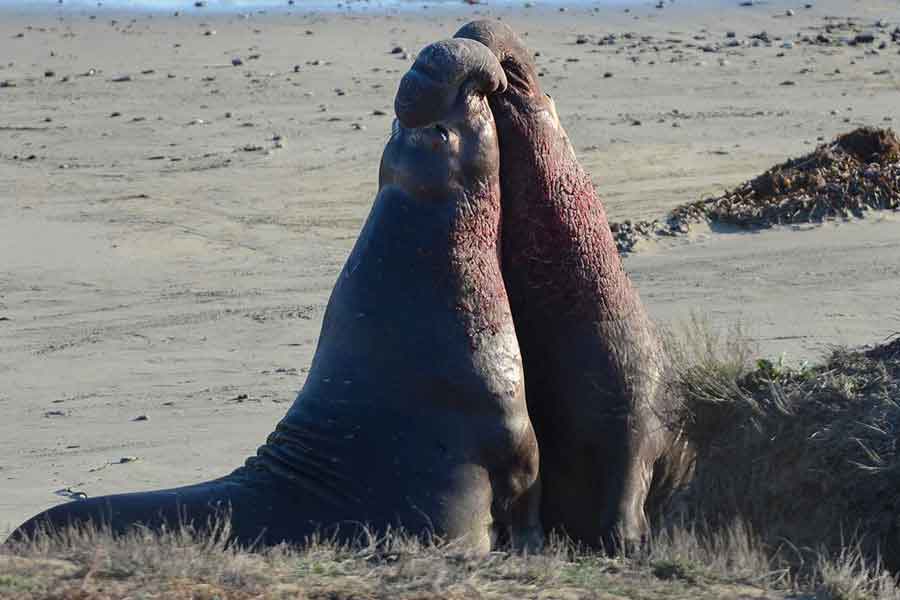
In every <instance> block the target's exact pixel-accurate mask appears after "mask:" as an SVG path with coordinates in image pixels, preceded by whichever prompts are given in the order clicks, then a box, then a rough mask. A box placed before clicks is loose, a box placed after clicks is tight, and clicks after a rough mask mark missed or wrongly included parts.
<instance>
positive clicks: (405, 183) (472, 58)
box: [379, 39, 506, 199]
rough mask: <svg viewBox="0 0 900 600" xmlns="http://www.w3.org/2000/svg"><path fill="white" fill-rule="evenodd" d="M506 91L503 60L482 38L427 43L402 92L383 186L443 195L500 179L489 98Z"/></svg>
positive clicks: (383, 169)
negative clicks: (500, 59)
mask: <svg viewBox="0 0 900 600" xmlns="http://www.w3.org/2000/svg"><path fill="white" fill-rule="evenodd" d="M505 89H506V76H505V75H504V73H503V69H502V67H501V66H500V62H499V61H498V60H497V58H496V57H495V56H494V55H493V54H492V53H491V51H490V50H489V49H488V48H486V47H485V46H484V45H482V44H481V43H479V42H476V41H473V40H464V39H454V40H444V41H441V42H437V43H434V44H431V45H430V46H427V47H426V48H424V49H423V50H422V51H421V52H420V53H419V56H418V57H417V58H416V61H415V63H414V64H413V66H412V68H411V69H410V70H409V72H408V73H406V75H404V77H403V80H402V81H401V82H400V88H399V90H398V91H397V97H396V99H395V101H394V110H395V112H396V114H397V119H396V120H395V121H394V125H393V131H392V133H391V139H390V140H389V141H388V143H387V146H386V148H385V151H384V156H383V157H382V160H381V171H380V174H379V179H380V186H382V187H383V186H385V185H396V186H398V187H400V188H402V189H403V190H404V191H406V192H407V193H408V194H410V195H411V196H413V197H416V198H420V199H425V198H428V199H438V198H446V197H447V195H448V191H449V192H451V193H452V192H454V191H457V192H461V191H464V190H471V189H472V184H473V183H477V182H482V181H488V180H491V179H495V178H496V177H497V173H498V169H499V159H500V157H499V149H498V143H497V132H496V128H495V125H494V120H493V117H492V115H491V109H490V106H489V104H488V101H487V96H489V95H491V94H494V93H497V92H502V91H503V90H505Z"/></svg>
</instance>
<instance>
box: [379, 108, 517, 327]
mask: <svg viewBox="0 0 900 600" xmlns="http://www.w3.org/2000/svg"><path fill="white" fill-rule="evenodd" d="M499 162H500V156H499V149H498V145H497V130H496V127H495V125H494V120H493V117H492V115H491V112H490V106H489V105H488V102H487V99H486V98H485V97H484V96H483V95H481V94H477V93H471V92H469V91H467V90H462V91H461V92H460V98H459V99H458V101H457V103H456V105H455V106H454V109H453V111H452V112H451V113H450V114H449V115H448V116H447V117H446V118H445V119H444V120H442V121H441V122H440V123H436V124H434V125H431V126H426V127H421V128H416V129H406V128H404V127H402V126H401V125H400V124H399V122H396V121H395V123H394V126H393V132H392V134H391V139H390V141H389V142H388V144H387V148H386V149H385V153H384V155H383V157H382V162H381V167H380V170H379V189H381V190H385V189H390V188H397V189H398V190H399V191H401V192H402V193H403V194H404V195H405V196H407V197H409V198H412V199H413V201H414V202H417V203H419V202H421V203H426V204H430V205H432V206H433V208H434V210H435V211H437V212H440V213H442V216H443V218H444V219H446V221H447V235H448V238H447V243H448V247H449V264H448V265H447V267H448V272H449V273H450V274H451V276H452V277H453V278H454V280H455V286H454V289H455V291H456V292H457V293H456V294H455V295H454V298H453V302H454V303H455V305H456V307H457V308H458V309H459V310H461V311H462V313H463V314H464V315H466V317H467V318H468V320H469V322H470V326H471V330H472V332H473V334H477V333H481V332H489V333H497V331H498V328H499V327H500V326H501V325H502V323H503V322H504V321H505V320H507V319H508V318H509V308H508V302H507V298H506V289H505V287H504V284H503V278H502V276H501V274H500V272H499V264H500V258H499V257H500V248H499V244H498V240H499V229H500V218H501V212H500V178H499V166H498V165H499Z"/></svg>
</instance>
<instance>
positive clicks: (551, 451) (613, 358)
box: [456, 21, 691, 550]
mask: <svg viewBox="0 0 900 600" xmlns="http://www.w3.org/2000/svg"><path fill="white" fill-rule="evenodd" d="M456 37H457V38H465V39H473V40H477V41H479V42H481V43H483V44H484V45H486V46H487V47H489V48H490V49H491V50H492V51H493V52H494V54H495V55H496V56H497V58H498V60H499V61H500V63H501V65H502V66H503V70H504V72H505V73H506V76H507V80H508V83H509V85H508V86H507V88H506V90H505V91H503V92H501V93H498V94H494V95H492V96H491V97H490V104H491V109H492V111H493V114H494V118H495V120H496V123H497V130H498V134H499V136H500V156H501V161H500V178H501V187H502V194H503V230H502V231H503V235H502V261H503V276H504V279H505V281H506V284H507V289H508V293H509V298H510V304H511V306H512V310H513V316H514V318H515V325H516V333H517V335H518V338H519V343H520V345H521V347H522V356H523V361H524V365H525V374H526V390H527V397H528V408H529V412H530V414H531V417H532V422H533V423H534V427H535V430H536V432H537V436H538V443H539V446H540V453H541V480H542V484H543V496H542V498H543V499H542V505H541V518H542V521H543V524H544V527H545V529H546V531H552V530H557V531H562V532H564V533H566V534H568V535H569V536H571V537H572V538H573V539H575V540H576V541H578V542H581V543H584V544H587V545H590V546H594V547H604V548H606V549H607V550H615V549H616V548H618V547H620V546H621V545H623V544H625V545H632V544H639V543H640V542H641V541H642V540H643V539H644V538H645V537H646V535H647V533H648V530H649V519H648V514H652V513H653V512H654V511H656V510H658V509H659V508H660V507H661V505H662V504H663V503H664V501H665V499H666V498H667V497H668V496H669V494H670V493H671V491H672V490H673V489H674V488H675V486H676V485H677V484H678V483H679V482H680V481H682V480H683V479H684V478H686V477H687V476H688V474H689V471H690V468H691V466H690V465H691V461H690V452H689V450H688V448H687V446H686V445H685V443H684V441H683V439H682V438H681V437H680V435H679V432H678V430H677V429H675V428H672V427H670V426H669V425H668V424H667V423H668V421H669V420H670V419H669V418H668V417H669V416H671V414H672V411H673V410H674V408H675V403H676V399H675V398H674V397H673V395H672V394H671V389H670V386H668V385H666V383H665V382H666V377H667V372H668V369H669V363H668V358H667V356H666V352H665V350H664V348H663V345H662V342H661V339H660V336H659V335H658V333H657V331H656V329H655V327H654V325H653V323H652V322H651V320H650V319H649V317H648V315H647V313H646V311H645V309H644V307H643V304H642V303H641V300H640V297H639V295H638V292H637V290H636V289H635V288H634V286H633V285H632V283H631V281H630V279H629V277H628V275H627V274H626V273H625V271H624V269H623V267H622V264H621V261H620V258H619V254H618V252H617V249H616V245H615V242H614V240H613V236H612V232H611V231H610V229H609V224H608V222H607V218H606V213H605V210H604V208H603V204H602V203H601V202H600V199H599V198H598V196H597V193H596V191H595V190H594V187H593V184H592V183H591V179H590V176H589V175H588V174H587V173H585V171H584V169H582V167H581V165H580V164H579V163H578V160H577V159H576V157H575V153H574V151H573V149H572V146H571V143H570V142H569V139H568V136H567V135H566V132H565V131H564V129H563V128H562V126H561V125H560V122H559V118H558V116H557V113H556V108H555V106H554V103H553V100H552V99H551V98H550V97H549V96H547V95H546V94H544V93H543V91H542V90H541V86H540V83H539V81H538V76H537V70H536V68H535V65H534V63H533V61H532V58H531V56H532V55H531V53H530V52H529V51H528V49H527V48H525V46H524V44H522V42H521V40H520V39H519V38H518V36H517V35H516V34H515V33H514V32H513V31H512V30H511V29H510V28H509V27H508V26H506V25H505V24H502V23H499V22H496V21H475V22H472V23H469V24H468V25H466V26H464V27H463V28H462V29H460V31H459V32H458V33H457V34H456Z"/></svg>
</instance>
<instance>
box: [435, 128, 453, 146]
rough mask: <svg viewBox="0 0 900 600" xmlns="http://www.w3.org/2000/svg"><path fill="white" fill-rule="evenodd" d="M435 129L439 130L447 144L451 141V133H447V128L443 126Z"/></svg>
mask: <svg viewBox="0 0 900 600" xmlns="http://www.w3.org/2000/svg"><path fill="white" fill-rule="evenodd" d="M434 128H435V129H437V131H438V133H440V134H441V138H442V139H443V140H444V141H445V142H449V141H450V132H449V131H447V128H446V127H444V126H443V125H435V126H434Z"/></svg>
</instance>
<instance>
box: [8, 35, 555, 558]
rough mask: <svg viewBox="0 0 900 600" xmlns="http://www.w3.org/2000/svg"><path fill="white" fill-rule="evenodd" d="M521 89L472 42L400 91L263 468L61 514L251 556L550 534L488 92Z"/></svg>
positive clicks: (446, 50) (57, 521)
mask: <svg viewBox="0 0 900 600" xmlns="http://www.w3.org/2000/svg"><path fill="white" fill-rule="evenodd" d="M505 87H506V78H505V76H504V75H503V71H502V69H501V68H500V65H499V63H498V62H497V60H496V59H495V58H494V56H493V55H492V54H491V53H490V51H489V50H488V49H487V48H485V47H484V46H482V45H481V44H479V43H477V42H473V41H471V40H449V41H444V42H439V43H436V44H433V45H431V46H429V47H427V48H425V49H424V50H423V51H422V52H421V54H420V55H419V57H418V59H417V60H416V62H415V64H414V65H413V67H412V69H411V70H410V71H409V72H408V73H407V74H406V75H405V76H404V78H403V80H402V82H401V84H400V88H399V91H398V93H397V97H396V102H395V108H396V112H397V117H398V120H397V121H396V122H395V123H394V128H393V133H392V135H391V138H390V140H389V141H388V143H387V146H386V148H385V150H384V154H383V157H382V160H381V167H380V173H379V191H378V195H377V197H376V198H375V202H374V206H373V207H372V211H371V213H370V214H369V217H368V219H367V220H366V222H365V225H364V226H363V228H362V231H361V233H360V235H359V239H358V240H357V242H356V245H355V247H354V248H353V250H352V252H351V254H350V257H349V258H348V259H347V262H346V264H345V266H344V268H343V270H342V271H341V273H340V275H339V277H338V280H337V283H336V284H335V287H334V290H333V292H332V294H331V298H330V300H329V302H328V307H327V310H326V313H325V317H324V322H323V325H322V331H321V334H320V336H319V342H318V347H317V349H316V353H315V357H314V358H313V362H312V365H311V367H310V371H309V376H308V378H307V380H306V383H305V384H304V386H303V389H302V390H301V391H300V393H299V395H298V397H297V399H296V401H295V402H294V404H293V405H292V406H291V408H290V410H289V411H288V413H287V415H286V416H285V417H284V418H283V419H282V420H281V422H280V423H278V425H277V427H276V429H275V431H274V432H273V433H272V434H271V435H269V437H268V439H267V440H266V443H265V444H264V445H263V446H262V447H261V448H259V450H258V452H257V454H256V456H254V457H252V458H250V459H249V460H247V461H246V463H245V465H244V466H243V467H241V468H239V469H237V470H236V471H234V472H233V473H231V474H230V475H226V476H225V477H222V478H221V479H216V480H213V481H209V482H205V483H200V484H197V485H190V486H186V487H179V488H175V489H170V490H162V491H151V492H141V493H131V494H121V495H113V496H105V497H98V498H92V499H90V500H84V501H78V502H71V503H68V504H63V505H61V506H57V507H54V508H52V509H50V510H48V511H46V512H44V513H42V514H39V515H38V516H36V517H34V518H32V519H31V520H29V521H28V522H27V523H25V524H24V525H22V526H21V527H20V528H19V529H18V530H17V531H16V532H14V534H13V537H19V536H23V535H27V534H32V533H34V532H35V531H36V529H37V528H39V527H40V526H42V525H43V526H50V527H62V526H66V525H68V524H70V523H83V522H86V521H88V520H93V521H97V522H102V523H106V524H108V525H109V526H110V527H111V528H112V530H113V531H114V532H121V531H125V530H127V529H128V528H129V527H132V526H134V525H136V524H143V525H147V526H150V527H152V528H159V527H162V526H168V527H172V526H175V525H177V524H178V523H179V522H180V521H184V520H187V521H192V522H194V523H195V524H200V525H201V526H202V525H203V524H204V523H206V522H207V521H208V520H209V519H211V518H213V517H216V516H217V515H219V514H220V513H221V511H223V510H226V511H229V512H230V522H231V534H232V538H233V539H234V540H235V541H236V542H238V543H241V544H254V543H262V544H274V543H279V542H283V541H286V542H295V543H302V542H303V541H304V540H305V539H307V538H308V537H309V536H310V535H311V534H313V533H316V532H323V533H325V534H327V535H334V536H336V537H337V539H339V540H352V539H353V538H354V537H355V536H358V535H359V534H360V533H361V531H362V526H363V525H366V526H368V527H369V528H370V530H372V531H374V532H376V533H378V532H384V531H385V530H387V529H389V528H396V527H401V528H403V529H404V530H406V531H407V532H411V533H414V534H419V535H425V536H432V535H433V536H439V537H440V538H442V539H461V538H462V539H464V540H465V541H466V542H467V543H469V544H471V545H472V546H474V548H476V549H478V550H481V551H488V550H489V549H490V547H491V543H492V539H494V537H495V534H497V533H498V532H500V533H502V534H503V537H504V538H506V537H508V538H510V539H511V540H512V541H513V542H517V543H529V542H530V543H534V542H535V540H538V539H540V536H541V527H540V524H539V516H538V510H539V485H538V480H537V473H538V454H537V444H536V439H535V436H534V432H533V430H532V427H531V422H530V420H529V416H528V413H527V410H526V405H525V395H524V383H523V373H522V365H521V358H520V355H519V347H518V344H517V341H516V336H515V332H514V328H513V321H512V316H511V312H510V308H509V304H508V300H507V296H506V290H505V288H504V284H503V279H502V275H501V272H500V265H499V259H498V255H499V248H498V244H499V242H498V234H499V226H500V181H499V172H498V169H499V154H498V148H497V137H496V129H495V126H494V121H493V118H492V116H491V112H490V108H489V106H488V102H487V100H486V96H487V95H488V94H491V93H496V92H498V91H500V90H503V89H504V88H505Z"/></svg>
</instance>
